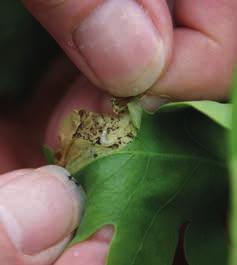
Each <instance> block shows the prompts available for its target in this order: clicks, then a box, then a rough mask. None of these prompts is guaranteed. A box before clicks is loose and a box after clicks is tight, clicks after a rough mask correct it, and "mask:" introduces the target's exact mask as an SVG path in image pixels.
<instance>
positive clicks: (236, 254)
mask: <svg viewBox="0 0 237 265" xmlns="http://www.w3.org/2000/svg"><path fill="white" fill-rule="evenodd" d="M232 90H233V113H232V130H231V133H230V164H229V166H230V172H231V185H230V187H231V218H230V235H231V243H232V244H231V251H230V263H229V264H230V265H235V264H237V136H236V135H237V75H235V78H234V80H233V86H232Z"/></svg>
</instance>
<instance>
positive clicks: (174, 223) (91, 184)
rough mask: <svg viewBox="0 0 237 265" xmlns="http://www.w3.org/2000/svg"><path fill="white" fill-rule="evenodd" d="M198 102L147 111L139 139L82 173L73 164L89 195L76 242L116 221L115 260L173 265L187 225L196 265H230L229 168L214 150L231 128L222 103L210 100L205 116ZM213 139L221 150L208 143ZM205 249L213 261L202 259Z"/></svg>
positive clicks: (113, 263) (111, 261) (119, 264)
mask: <svg viewBox="0 0 237 265" xmlns="http://www.w3.org/2000/svg"><path fill="white" fill-rule="evenodd" d="M192 104H194V105H195V106H197V105H198V104H196V103H189V104H187V106H185V108H183V106H182V104H177V105H176V107H177V109H178V110H179V111H174V109H175V108H176V107H175V105H169V106H168V107H163V109H162V111H160V112H159V113H158V114H156V115H149V114H144V115H143V120H142V124H141V129H140V131H139V133H138V135H137V137H136V138H135V140H134V141H133V142H132V143H130V144H128V145H127V146H126V147H125V148H123V149H120V150H118V151H115V152H112V153H110V154H108V155H105V156H104V157H101V158H99V159H96V160H94V161H93V162H91V163H90V164H89V165H87V166H85V167H83V168H82V169H81V170H80V171H79V172H77V171H74V169H75V167H72V168H70V166H68V169H69V170H70V171H71V173H72V174H73V175H74V176H76V177H77V178H78V179H79V181H80V183H82V186H83V188H84V189H85V191H86V193H87V203H86V211H85V214H84V217H83V220H82V223H81V225H80V227H79V229H78V232H77V235H76V237H75V238H74V240H73V243H77V242H80V241H83V240H86V239H87V238H89V237H90V236H91V235H92V234H93V233H95V232H96V231H97V230H98V229H99V228H101V227H103V226H104V225H106V224H110V225H113V226H114V227H115V234H114V237H113V241H112V243H111V247H110V252H109V256H108V265H130V264H131V265H144V264H146V265H154V264H157V265H171V264H172V261H173V258H174V255H175V251H176V247H177V242H178V237H179V230H180V227H181V226H183V225H184V224H188V227H189V229H188V230H187V235H186V236H185V238H186V240H185V250H186V251H185V252H186V256H187V259H188V261H189V265H200V264H204V265H205V264H215V265H225V264H227V263H226V260H227V239H226V233H224V232H223V231H224V225H222V223H223V222H222V219H223V213H224V212H225V209H226V205H227V202H228V171H227V167H226V162H225V159H224V155H225V153H224V154H223V153H222V151H220V150H218V152H217V153H215V150H216V149H217V148H218V147H220V148H221V147H222V146H224V145H225V144H226V143H225V142H226V138H225V137H224V136H225V133H226V130H225V128H227V127H228V126H227V123H225V122H224V121H223V119H222V118H220V117H219V116H218V115H216V113H215V112H214V107H213V106H214V105H215V106H216V107H217V111H218V108H219V104H217V105H216V104H214V105H213V103H212V102H205V105H206V107H207V108H208V111H206V112H205V116H204V115H203V112H204V110H202V108H201V107H200V106H203V105H202V104H204V103H200V105H199V108H198V107H194V106H193V105H192ZM224 108H225V107H224ZM224 108H223V109H224ZM228 108H229V107H228ZM171 110H172V111H171ZM197 110H199V112H197ZM226 112H228V110H226ZM206 115H207V116H206ZM207 117H208V118H207ZM203 120H205V122H204V123H203V122H202V121H203ZM223 124H224V126H223ZM220 125H221V126H220ZM200 132H201V137H199V135H200V134H199V133H200ZM220 135H221V136H222V137H219V136H220ZM210 136H212V137H213V138H214V139H215V143H218V145H217V146H218V147H216V144H215V147H213V146H212V144H211V145H210V146H208V147H206V146H204V144H203V142H204V143H205V141H207V140H208V139H210ZM213 145H214V144H213ZM213 217H214V218H213ZM199 231H202V232H203V233H204V234H205V236H206V238H204V237H202V236H201V234H200V233H199ZM205 231H209V233H205ZM204 243H205V244H204ZM193 247H195V250H194V249H193ZM220 248H223V250H222V251H219V249H220ZM198 249H199V250H201V251H203V253H205V255H207V257H206V259H204V258H199V259H197V255H198V253H197V251H196V250H198ZM215 250H216V253H215V255H214V251H215ZM200 255H201V253H200ZM198 260H204V263H197V261H198Z"/></svg>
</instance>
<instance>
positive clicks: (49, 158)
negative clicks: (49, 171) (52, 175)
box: [42, 145, 56, 165]
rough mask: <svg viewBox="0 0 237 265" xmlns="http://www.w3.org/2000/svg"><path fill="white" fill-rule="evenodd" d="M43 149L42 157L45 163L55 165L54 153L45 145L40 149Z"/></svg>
mask: <svg viewBox="0 0 237 265" xmlns="http://www.w3.org/2000/svg"><path fill="white" fill-rule="evenodd" d="M42 149H43V155H44V157H45V159H46V160H47V162H48V163H49V164H53V165H54V164H55V162H56V161H55V154H54V151H53V150H52V149H51V148H50V147H49V146H47V145H43V147H42Z"/></svg>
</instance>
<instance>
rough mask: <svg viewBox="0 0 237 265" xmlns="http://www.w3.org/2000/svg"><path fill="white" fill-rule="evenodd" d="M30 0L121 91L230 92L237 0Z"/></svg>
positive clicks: (63, 41)
mask: <svg viewBox="0 0 237 265" xmlns="http://www.w3.org/2000/svg"><path fill="white" fill-rule="evenodd" d="M23 2H24V3H25V4H26V6H27V7H28V9H29V10H30V11H31V12H32V14H34V16H35V17H36V18H37V19H38V20H39V21H40V22H41V23H42V24H43V25H44V26H45V28H46V29H47V30H48V31H49V32H50V33H51V34H52V35H53V36H54V38H55V39H56V40H57V41H58V43H59V44H60V46H61V47H62V48H63V49H64V51H65V52H66V53H67V54H68V56H69V57H70V58H71V60H72V61H73V62H74V63H75V65H76V66H77V67H78V68H79V69H80V70H81V71H82V72H83V73H84V74H85V75H86V76H87V78H88V79H89V80H91V81H92V82H94V84H96V85H97V86H98V87H100V88H102V89H106V90H107V91H109V92H111V93H112V94H114V95H117V96H130V95H137V94H140V93H142V92H144V91H148V92H149V94H150V95H155V96H157V97H160V98H170V99H174V100H177V99H178V100H194V99H217V100H220V99H226V98H227V97H228V88H229V81H230V79H231V75H232V72H233V67H234V65H235V63H236V59H237V39H236V38H235V36H236V34H237V16H236V10H237V2H236V1H235V0H224V1H216V0H199V1H189V0H169V1H165V0H137V1H135V0H120V1H118V0H108V1H102V0H81V1H75V0H67V1H64V0H50V1H49V0H24V1H23ZM167 2H169V4H170V6H172V8H171V9H172V12H170V11H169V8H168V5H167ZM93 10H96V11H94V12H93ZM171 13H172V14H171ZM172 19H173V21H174V23H175V25H176V26H175V27H174V28H173V26H172V22H171V21H172Z"/></svg>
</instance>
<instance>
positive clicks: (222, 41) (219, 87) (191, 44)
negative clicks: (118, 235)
mask: <svg viewBox="0 0 237 265" xmlns="http://www.w3.org/2000/svg"><path fill="white" fill-rule="evenodd" d="M23 2H24V4H25V6H26V7H27V9H28V10H29V11H30V12H31V13H32V14H33V15H34V16H35V17H36V18H37V19H38V20H39V21H40V22H41V23H42V25H43V26H44V27H45V28H46V29H47V30H48V31H49V32H50V33H51V34H52V35H53V36H54V38H55V40H56V41H57V42H58V43H59V44H60V46H61V47H62V48H63V50H64V51H65V53H66V54H67V55H68V57H69V58H70V60H71V61H72V62H73V63H74V65H75V66H76V67H74V66H73V65H72V64H71V63H69V62H68V61H67V60H66V59H65V58H64V57H62V58H59V59H58V60H57V61H56V62H54V63H53V65H52V67H51V69H50V70H49V72H48V73H47V75H46V76H45V77H44V78H43V79H42V81H41V83H40V84H39V86H38V88H37V90H36V93H35V96H34V98H33V100H32V102H30V103H28V105H27V106H25V107H24V108H23V109H20V110H19V111H17V114H16V113H12V112H11V111H10V110H7V109H6V108H5V109H3V110H1V116H2V117H1V119H0V135H1V138H0V148H1V154H0V170H1V171H0V173H2V174H3V173H5V172H8V171H11V170H14V169H19V168H34V167H38V166H41V165H42V164H44V163H45V162H44V160H43V158H42V157H41V155H40V146H41V145H42V143H43V142H47V143H48V144H50V145H51V146H56V145H57V139H56V136H55V134H56V131H57V128H58V125H59V123H60V120H61V119H62V118H63V116H64V115H65V114H66V113H68V112H69V111H70V110H72V109H73V108H74V107H76V106H80V107H86V108H87V109H90V110H95V111H109V106H108V100H107V96H106V93H105V92H102V90H103V91H106V92H109V93H112V94H114V95H119V96H128V95H137V94H140V93H143V92H144V91H146V95H148V96H146V97H145V100H144V102H145V103H144V104H145V105H146V106H147V107H148V108H149V106H150V105H151V104H152V105H154V104H155V106H159V104H160V102H163V101H162V100H161V99H168V100H197V99H215V100H225V99H227V98H228V96H229V90H228V89H229V83H230V80H231V76H232V73H233V69H234V66H235V63H236V59H237V39H236V38H235V36H236V35H237V16H236V12H237V2H236V0H222V1H217V0H199V1H189V0H176V1H168V2H169V3H167V1H164V0H137V1H132V0H123V1H114V0H109V1H103V0H81V1H77V0H67V1H66V0H50V1H49V0H24V1H23ZM168 4H169V6H168ZM141 6H142V7H143V9H141ZM126 7H127V8H126ZM95 8H98V10H97V12H96V13H93V12H92V11H93V10H94V9H95ZM144 9H145V10H146V15H144V14H143V13H144ZM122 10H127V13H123V12H122ZM115 11H117V12H115ZM110 14H112V15H110ZM118 14H119V16H118ZM134 14H135V15H134ZM52 18H53V19H52ZM103 18H104V19H107V20H108V21H109V22H110V23H106V22H107V21H106V20H105V23H103V21H102V19H103ZM172 20H173V21H174V25H175V26H173V25H172ZM124 21H125V22H124ZM123 23H125V25H128V26H127V31H123V32H122V34H121V35H119V36H117V35H116V34H119V30H120V29H121V28H123V27H121V25H123ZM98 25H99V26H98ZM134 25H135V26H137V27H136V29H134V28H133V26H134ZM136 30H137V31H136ZM111 32H115V33H116V34H111ZM134 32H136V33H137V34H134ZM92 40H93V41H92ZM137 43H139V44H137ZM95 47H96V48H95ZM118 47H119V48H118ZM108 51H109V55H110V56H106V52H108ZM133 51H136V53H133ZM92 59H93V60H92ZM102 66H103V67H102ZM78 69H79V70H80V71H81V73H83V76H86V78H87V79H89V80H90V82H91V83H89V82H88V81H87V79H86V78H85V77H83V76H82V75H79V73H78ZM98 88H100V89H98ZM101 89H102V90H101ZM42 102H43V103H42ZM154 102H155V103H154ZM42 106H44V107H43V109H42ZM32 113H34V114H35V115H34V117H32V115H31V114H32ZM35 117H37V119H35ZM25 146H27V148H25ZM32 158H34V159H33V160H32ZM17 177H19V178H20V177H21V174H17V173H16V172H13V173H8V174H4V175H2V177H1V181H2V182H4V181H5V182H6V181H8V179H9V178H17ZM3 189H4V188H3ZM16 200H17V198H16ZM0 230H1V231H2V232H1V233H0V245H1V249H4V251H1V253H0V260H4V255H6V254H5V253H10V256H11V258H12V259H14V258H15V257H16V256H17V253H16V250H15V249H14V248H13V247H12V245H11V242H10V239H9V238H8V237H7V236H6V235H5V230H4V227H3V226H2V225H1V222H0ZM112 234H113V230H112V228H111V227H106V228H104V229H102V230H101V231H100V232H99V233H97V234H96V235H94V236H93V237H92V238H90V239H89V240H88V241H86V242H84V243H82V244H79V245H77V246H75V247H73V248H71V249H68V250H67V251H66V252H65V253H64V254H63V255H62V256H61V257H60V258H59V259H58V261H57V262H56V263H55V264H54V265H67V264H71V265H74V264H75V265H80V264H88V265H103V264H105V259H106V255H107V252H108V246H109V242H110V240H111V238H112ZM32 240H36V241H37V240H38V239H37V237H34V239H32ZM75 253H76V255H75ZM11 262H12V263H10V262H8V263H7V264H14V265H15V264H16V262H15V260H14V261H11ZM14 262H15V263H14ZM17 264H19V265H31V264H33V263H30V262H28V263H27V262H22V261H21V262H19V261H18V263H17ZM34 264H35V265H41V264H42V265H44V264H43V263H39V262H38V263H37V262H36V263H34ZM180 264H183V263H180Z"/></svg>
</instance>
